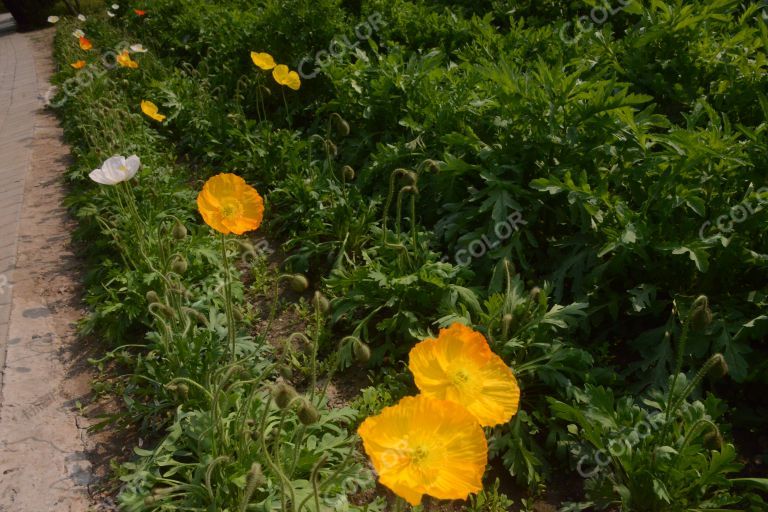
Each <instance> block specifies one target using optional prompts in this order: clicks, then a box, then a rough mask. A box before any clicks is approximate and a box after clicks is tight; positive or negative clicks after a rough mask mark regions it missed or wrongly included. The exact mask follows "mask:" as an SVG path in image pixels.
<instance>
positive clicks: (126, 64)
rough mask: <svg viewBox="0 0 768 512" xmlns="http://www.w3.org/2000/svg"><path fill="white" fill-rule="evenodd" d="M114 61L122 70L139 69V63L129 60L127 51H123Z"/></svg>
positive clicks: (129, 55) (129, 56)
mask: <svg viewBox="0 0 768 512" xmlns="http://www.w3.org/2000/svg"><path fill="white" fill-rule="evenodd" d="M115 60H116V61H117V63H118V64H119V65H120V67H122V68H131V69H136V68H138V67H139V63H138V62H136V61H135V60H133V59H132V58H131V54H130V53H128V50H124V51H123V52H122V53H121V54H119V55H118V56H117V57H116V58H115Z"/></svg>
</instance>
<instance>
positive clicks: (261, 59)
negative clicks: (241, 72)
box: [251, 52, 277, 71]
mask: <svg viewBox="0 0 768 512" xmlns="http://www.w3.org/2000/svg"><path fill="white" fill-rule="evenodd" d="M251 60H252V61H253V63H254V64H256V65H257V66H259V67H260V68H261V69H263V70H264V71H269V70H270V69H272V68H274V67H275V66H276V65H277V64H275V59H273V58H272V56H271V55H270V54H268V53H263V52H262V53H256V52H251Z"/></svg>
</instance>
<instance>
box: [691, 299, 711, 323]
mask: <svg viewBox="0 0 768 512" xmlns="http://www.w3.org/2000/svg"><path fill="white" fill-rule="evenodd" d="M689 321H690V323H691V330H692V331H694V332H701V331H703V330H704V329H706V328H707V326H709V324H711V323H712V310H711V309H709V299H707V296H706V295H699V296H698V297H697V298H696V300H695V301H693V305H692V306H691V312H690V316H689Z"/></svg>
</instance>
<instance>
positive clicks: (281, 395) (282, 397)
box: [272, 382, 299, 409]
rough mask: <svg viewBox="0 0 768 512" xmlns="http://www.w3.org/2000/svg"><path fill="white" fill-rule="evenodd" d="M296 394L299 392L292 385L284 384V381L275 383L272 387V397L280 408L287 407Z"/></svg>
mask: <svg viewBox="0 0 768 512" xmlns="http://www.w3.org/2000/svg"><path fill="white" fill-rule="evenodd" d="M297 396H299V394H298V393H297V392H296V390H295V389H294V388H293V386H290V385H288V384H285V383H284V382H281V383H279V384H276V385H275V387H274V388H273V389H272V397H273V398H274V399H275V403H276V404H277V406H278V407H279V408H281V409H285V408H286V407H288V406H289V405H290V404H291V402H292V401H293V400H294V399H295V398H296V397H297Z"/></svg>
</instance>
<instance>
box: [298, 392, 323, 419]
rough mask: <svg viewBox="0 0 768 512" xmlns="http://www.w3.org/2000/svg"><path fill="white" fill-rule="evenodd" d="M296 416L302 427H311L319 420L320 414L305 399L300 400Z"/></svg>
mask: <svg viewBox="0 0 768 512" xmlns="http://www.w3.org/2000/svg"><path fill="white" fill-rule="evenodd" d="M297 414H298V416H299V421H301V423H303V424H304V425H312V424H314V423H317V421H318V420H319V419H320V413H319V412H318V411H317V408H316V407H315V406H314V405H312V402H310V401H309V400H307V399H306V398H302V399H301V403H300V404H299V410H298V412H297Z"/></svg>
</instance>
